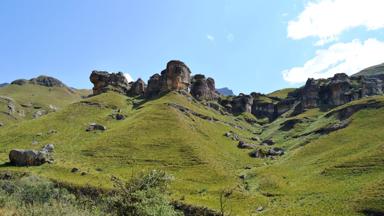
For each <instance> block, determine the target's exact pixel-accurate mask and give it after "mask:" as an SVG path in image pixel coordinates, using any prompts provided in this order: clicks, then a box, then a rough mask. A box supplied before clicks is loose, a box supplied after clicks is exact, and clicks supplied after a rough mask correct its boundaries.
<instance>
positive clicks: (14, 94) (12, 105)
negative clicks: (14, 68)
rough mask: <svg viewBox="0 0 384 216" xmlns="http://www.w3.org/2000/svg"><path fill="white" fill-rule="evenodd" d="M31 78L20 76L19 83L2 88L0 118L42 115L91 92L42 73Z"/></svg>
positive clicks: (6, 121) (12, 118)
mask: <svg viewBox="0 0 384 216" xmlns="http://www.w3.org/2000/svg"><path fill="white" fill-rule="evenodd" d="M31 80H33V81H27V82H19V81H20V80H19V81H16V83H17V84H10V85H7V86H4V87H2V88H0V122H2V123H8V122H15V121H20V120H25V119H33V118H39V117H41V116H42V115H45V114H47V113H50V112H55V111H57V110H59V109H62V108H64V107H65V106H66V105H68V104H70V103H73V102H76V101H79V100H80V99H81V97H82V96H84V95H86V93H87V92H88V91H86V90H79V91H78V90H73V89H69V88H68V87H66V86H65V85H64V84H62V83H61V82H60V81H58V80H56V79H55V80H54V82H51V81H49V80H48V81H47V79H46V78H43V79H41V77H40V78H35V79H31ZM13 83H15V81H14V82H13ZM44 84H47V85H48V86H49V87H48V86H45V85H44Z"/></svg>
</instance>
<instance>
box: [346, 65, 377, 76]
mask: <svg viewBox="0 0 384 216" xmlns="http://www.w3.org/2000/svg"><path fill="white" fill-rule="evenodd" d="M380 74H384V63H382V64H379V65H374V66H371V67H369V68H366V69H364V70H362V71H360V72H358V73H356V74H353V75H352V76H374V75H380Z"/></svg>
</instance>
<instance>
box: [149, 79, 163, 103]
mask: <svg viewBox="0 0 384 216" xmlns="http://www.w3.org/2000/svg"><path fill="white" fill-rule="evenodd" d="M162 80H163V79H162V78H161V76H160V74H154V75H153V76H151V77H150V78H149V80H148V86H147V91H146V92H145V96H146V97H148V98H151V97H154V96H156V95H158V94H159V93H160V91H161V87H162Z"/></svg>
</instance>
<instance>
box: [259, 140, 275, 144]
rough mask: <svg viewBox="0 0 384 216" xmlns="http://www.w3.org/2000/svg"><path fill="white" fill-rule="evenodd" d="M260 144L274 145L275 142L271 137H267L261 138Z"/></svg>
mask: <svg viewBox="0 0 384 216" xmlns="http://www.w3.org/2000/svg"><path fill="white" fill-rule="evenodd" d="M260 145H266V146H271V145H275V142H274V141H273V140H271V139H267V140H263V142H261V144H260Z"/></svg>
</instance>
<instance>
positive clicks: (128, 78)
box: [124, 73, 133, 82]
mask: <svg viewBox="0 0 384 216" xmlns="http://www.w3.org/2000/svg"><path fill="white" fill-rule="evenodd" d="M124 76H125V78H126V79H127V81H128V82H133V78H132V77H131V75H130V74H129V73H124Z"/></svg>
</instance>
